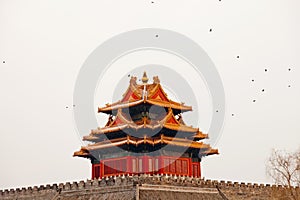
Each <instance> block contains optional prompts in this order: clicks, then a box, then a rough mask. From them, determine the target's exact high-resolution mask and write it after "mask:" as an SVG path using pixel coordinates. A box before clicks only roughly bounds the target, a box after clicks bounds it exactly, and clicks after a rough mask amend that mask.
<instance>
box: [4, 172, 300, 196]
mask: <svg viewBox="0 0 300 200" xmlns="http://www.w3.org/2000/svg"><path fill="white" fill-rule="evenodd" d="M297 195H298V196H297ZM0 199H1V200H2V199H3V200H4V199H24V200H27V199H28V200H29V199H30V200H31V199H33V200H40V199H53V200H58V199H67V200H72V199H90V200H92V199H137V200H142V199H161V200H163V199H168V200H170V199H172V200H173V199H200V200H201V199H208V200H209V199H220V200H222V199H230V200H231V199H233V200H235V199H256V200H259V199H300V189H299V188H291V189H289V188H287V187H282V186H275V185H272V186H271V185H263V184H260V185H258V184H251V183H247V184H246V183H237V182H235V183H232V182H230V181H227V182H225V181H211V180H204V179H200V178H191V177H176V176H148V175H141V176H121V177H111V178H106V179H101V180H87V181H80V182H73V183H69V182H67V183H65V184H63V183H60V184H53V185H46V186H43V185H42V186H39V187H37V186H34V187H29V188H17V189H10V190H0Z"/></svg>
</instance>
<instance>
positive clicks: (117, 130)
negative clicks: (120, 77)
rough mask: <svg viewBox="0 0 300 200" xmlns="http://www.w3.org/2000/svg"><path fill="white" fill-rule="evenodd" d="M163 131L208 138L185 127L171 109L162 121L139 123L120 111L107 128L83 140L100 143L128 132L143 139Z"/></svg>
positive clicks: (144, 120) (140, 121) (108, 123)
mask: <svg viewBox="0 0 300 200" xmlns="http://www.w3.org/2000/svg"><path fill="white" fill-rule="evenodd" d="M162 129H166V130H169V131H172V132H173V134H174V135H173V136H175V135H176V134H177V133H179V134H178V135H177V137H187V138H190V139H193V140H201V139H205V138H208V135H207V134H204V133H202V132H201V131H200V130H199V128H193V127H191V126H187V125H185V124H184V122H183V120H182V117H181V116H179V118H178V119H176V117H175V116H174V114H173V112H172V109H169V111H168V113H167V114H166V115H165V117H164V118H163V119H162V120H151V119H150V118H149V117H143V118H141V119H140V120H138V121H132V120H130V119H128V117H127V116H126V114H125V113H123V112H122V110H121V109H119V110H118V112H117V115H116V116H115V118H114V119H112V117H110V118H109V120H108V122H107V124H106V126H105V127H103V128H98V129H96V130H92V131H91V133H90V134H89V135H88V136H84V137H83V140H85V141H93V142H98V141H101V140H104V139H107V138H115V137H118V136H119V137H120V136H121V137H122V136H126V135H127V134H126V133H128V132H130V133H133V132H140V133H141V135H139V137H143V135H144V134H145V133H147V131H148V132H149V133H153V132H155V131H160V130H162ZM143 130H144V131H143ZM132 135H136V134H132Z"/></svg>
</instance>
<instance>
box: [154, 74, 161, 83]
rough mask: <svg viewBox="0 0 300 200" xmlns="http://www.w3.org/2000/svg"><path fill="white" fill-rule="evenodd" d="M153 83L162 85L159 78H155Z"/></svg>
mask: <svg viewBox="0 0 300 200" xmlns="http://www.w3.org/2000/svg"><path fill="white" fill-rule="evenodd" d="M153 83H154V84H160V80H159V78H158V76H153Z"/></svg>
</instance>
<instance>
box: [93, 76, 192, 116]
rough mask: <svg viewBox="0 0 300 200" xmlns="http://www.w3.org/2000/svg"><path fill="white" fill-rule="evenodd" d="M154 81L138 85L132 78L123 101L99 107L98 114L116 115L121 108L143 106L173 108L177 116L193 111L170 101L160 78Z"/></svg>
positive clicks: (182, 104) (181, 104)
mask: <svg viewBox="0 0 300 200" xmlns="http://www.w3.org/2000/svg"><path fill="white" fill-rule="evenodd" d="M153 80H154V81H153V83H152V84H146V83H144V84H137V83H136V77H131V79H130V84H129V87H128V88H127V90H126V92H125V93H124V94H123V98H122V100H120V101H118V102H115V103H112V104H106V106H105V107H101V108H100V107H99V108H98V112H103V113H107V114H113V115H115V114H116V111H117V110H118V109H120V108H122V109H123V108H131V107H137V106H141V105H143V104H149V105H156V106H159V107H164V108H172V109H173V111H174V113H175V114H178V113H181V112H186V111H191V110H192V107H191V106H186V105H184V103H178V102H175V101H172V100H170V99H169V98H168V97H167V94H166V93H165V92H164V90H163V88H162V87H161V85H160V82H159V79H158V77H154V78H153ZM114 111H115V112H114Z"/></svg>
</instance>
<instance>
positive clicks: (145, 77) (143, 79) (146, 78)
mask: <svg viewBox="0 0 300 200" xmlns="http://www.w3.org/2000/svg"><path fill="white" fill-rule="evenodd" d="M148 80H149V79H148V77H147V74H146V71H144V74H143V78H142V82H143V83H144V84H146V83H147V82H148Z"/></svg>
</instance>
